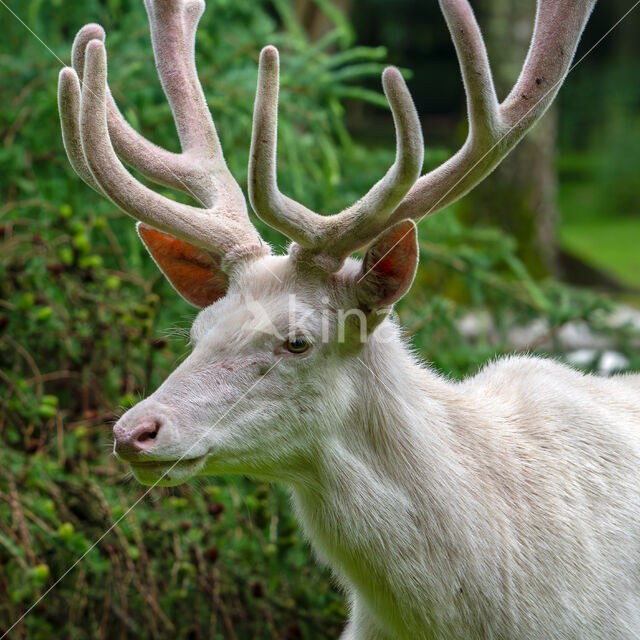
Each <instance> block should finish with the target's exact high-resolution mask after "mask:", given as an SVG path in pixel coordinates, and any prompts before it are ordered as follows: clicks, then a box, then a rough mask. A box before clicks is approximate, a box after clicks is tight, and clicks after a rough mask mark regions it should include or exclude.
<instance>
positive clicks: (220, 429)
mask: <svg viewBox="0 0 640 640" xmlns="http://www.w3.org/2000/svg"><path fill="white" fill-rule="evenodd" d="M360 272H361V269H360V265H359V263H358V262H357V261H355V260H350V261H348V262H347V264H345V266H344V268H343V269H342V270H341V271H340V272H339V273H338V274H331V275H329V276H328V275H327V274H324V273H321V272H319V271H317V270H313V269H305V268H304V267H303V268H300V266H299V265H298V264H296V262H295V261H294V260H293V259H292V258H291V257H288V256H287V257H283V256H279V257H278V256H268V257H264V258H260V259H257V260H253V261H251V262H249V263H247V264H245V265H243V266H242V267H241V268H239V269H237V271H236V274H235V277H234V279H233V284H232V285H230V287H229V290H228V292H227V294H226V296H224V297H223V298H221V299H219V300H218V301H216V302H215V303H214V304H212V305H211V306H209V307H207V308H205V309H204V310H202V311H201V312H200V313H199V315H198V316H197V318H196V319H195V321H194V323H193V326H192V328H191V340H192V345H193V351H192V353H191V354H190V355H189V356H188V357H187V358H186V360H185V361H184V362H183V363H182V364H181V365H180V366H179V367H178V368H177V369H176V370H175V371H174V372H173V373H172V374H171V375H170V376H169V377H168V378H167V379H166V381H165V382H164V383H163V384H162V385H161V386H160V387H159V388H158V390H157V391H155V393H153V394H152V395H151V396H149V397H148V398H147V399H145V400H144V401H142V402H140V403H139V404H138V405H136V406H135V407H133V408H132V409H130V410H129V411H128V412H127V413H125V414H124V415H123V416H122V418H121V419H120V420H119V421H118V423H117V424H116V425H115V427H114V435H115V453H116V455H117V456H118V457H119V458H120V459H121V460H123V461H125V462H128V463H130V465H131V468H132V470H133V472H134V475H135V476H136V478H137V479H138V480H139V481H140V482H142V483H144V484H155V483H157V484H162V485H174V484H178V483H181V482H184V481H185V480H187V479H189V478H190V477H192V476H195V475H202V474H207V475H208V474H217V473H242V474H249V475H254V476H257V477H263V478H268V479H280V480H285V481H292V482H297V481H298V480H300V478H301V477H302V476H303V475H304V473H305V472H306V470H308V469H309V468H310V465H311V463H312V461H313V460H314V459H316V458H317V453H318V450H322V449H323V447H324V446H325V444H324V442H325V441H326V440H328V439H332V438H334V437H335V433H334V431H333V430H334V429H335V428H336V427H337V425H341V424H343V423H344V422H345V419H346V416H348V415H349V413H350V411H351V410H352V407H353V405H354V402H355V400H356V397H355V396H356V389H355V385H354V380H355V377H356V373H355V371H356V370H362V367H361V365H360V364H359V362H358V354H359V353H360V351H361V350H362V348H363V347H364V341H365V340H366V338H367V331H366V330H364V331H362V330H361V326H360V323H361V322H365V323H366V322H367V317H366V316H365V315H364V314H362V313H358V311H359V310H358V309H351V308H349V305H350V304H352V303H353V301H354V299H355V296H354V287H355V286H356V282H357V276H358V274H359V273H360ZM387 312H388V309H387V308H383V309H381V310H380V311H378V312H377V313H376V314H374V317H373V321H374V322H376V323H377V325H378V326H377V327H376V329H375V331H376V336H377V341H378V342H384V341H385V340H394V339H395V337H394V336H395V334H396V331H395V326H394V323H393V322H392V321H391V320H389V319H387V318H386V316H387ZM294 336H304V339H305V340H307V341H308V342H309V343H310V344H311V347H310V348H309V349H308V351H306V352H304V353H300V354H295V353H291V352H290V351H289V350H288V349H287V346H286V345H287V341H288V340H289V339H291V338H292V337H294ZM145 429H146V430H145ZM136 438H137V439H138V441H136Z"/></svg>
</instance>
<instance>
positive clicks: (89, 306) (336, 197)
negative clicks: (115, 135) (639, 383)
mask: <svg viewBox="0 0 640 640" xmlns="http://www.w3.org/2000/svg"><path fill="white" fill-rule="evenodd" d="M141 5H142V3H140V2H138V1H135V2H134V0H104V1H98V0H86V1H85V2H84V3H82V4H80V5H77V6H75V5H74V10H73V15H69V14H70V12H68V11H64V10H63V8H64V7H65V4H64V3H62V2H61V0H57V1H52V2H48V3H43V2H40V1H39V0H31V1H30V2H27V3H22V4H18V3H17V2H13V3H11V6H12V8H13V9H14V10H15V11H16V12H18V13H19V14H20V15H21V17H23V18H24V20H25V21H26V22H27V23H28V24H29V25H30V26H31V27H32V28H33V30H34V31H35V32H36V33H37V34H38V35H39V36H40V37H41V38H42V39H43V40H44V41H45V42H46V43H47V45H48V46H49V47H51V49H52V52H50V51H48V50H47V49H46V48H45V47H44V46H43V45H42V44H41V43H40V42H38V41H37V40H36V39H35V38H33V37H31V36H29V34H28V33H27V32H26V31H25V29H24V27H23V26H22V25H20V24H19V23H18V22H17V21H15V20H13V19H9V18H7V20H6V21H5V22H4V23H3V25H4V27H5V28H4V32H3V40H4V43H3V45H1V49H0V95H2V96H3V102H2V104H0V142H1V144H0V165H1V166H2V175H1V177H0V451H1V453H0V632H1V631H2V629H6V628H8V627H9V626H10V625H11V624H12V623H13V622H14V621H15V620H17V619H18V617H19V616H20V615H21V614H22V613H23V612H26V611H27V610H28V609H29V607H30V606H31V604H32V603H33V602H35V601H36V600H37V599H38V597H40V595H43V594H44V593H45V592H46V591H47V589H49V588H51V587H53V586H54V584H55V585H56V586H55V588H53V589H52V590H51V592H50V593H48V594H47V595H46V597H45V598H44V599H43V600H42V602H40V603H39V604H38V605H37V606H36V607H35V608H34V610H33V611H31V613H30V614H29V615H28V616H27V617H26V618H25V619H24V620H23V621H22V622H21V623H20V624H19V625H18V626H17V627H16V629H15V630H14V634H15V637H17V638H23V637H26V638H29V639H32V638H34V639H38V638H51V637H69V638H113V637H153V638H178V637H179V638H182V637H186V638H201V637H202V638H204V637H211V638H216V639H217V638H234V637H235V638H248V637H251V638H272V637H279V638H314V639H315V638H323V637H336V636H337V635H338V633H339V631H338V630H339V628H340V626H341V624H342V621H343V620H344V617H345V610H344V604H343V601H342V598H341V597H340V596H339V595H338V593H337V592H336V590H335V589H334V588H333V587H332V586H331V583H330V581H329V578H328V575H327V573H326V571H324V570H322V569H320V568H318V567H317V566H316V565H315V564H314V563H313V561H312V559H311V555H310V553H309V549H308V547H307V545H306V544H305V543H304V542H303V540H302V537H301V535H300V533H299V532H298V530H297V528H296V525H295V522H294V520H293V517H292V514H291V511H290V508H289V506H288V500H287V497H286V495H285V493H284V492H283V491H282V490H280V489H278V488H269V489H267V488H266V487H264V486H263V485H256V484H254V483H252V482H250V481H248V480H244V479H231V478H216V479H215V480H212V481H211V484H206V485H203V486H201V485H200V484H199V483H197V482H196V483H194V484H193V485H187V486H182V487H179V488H176V489H172V490H166V489H153V490H152V491H151V492H150V493H149V494H148V495H146V493H145V490H143V489H142V488H140V487H139V486H137V485H136V484H135V483H133V482H127V481H126V479H127V476H126V475H125V473H126V472H125V471H124V469H123V467H122V465H120V464H118V463H117V462H116V461H115V460H114V459H113V457H112V456H111V455H110V444H111V438H110V433H109V431H110V429H109V424H110V423H111V422H112V421H113V420H115V419H116V417H117V415H118V413H119V412H120V411H121V410H122V409H126V408H127V407H129V406H131V405H132V404H134V403H135V402H136V401H137V400H138V399H139V398H140V397H142V396H143V395H144V394H145V393H146V392H148V391H149V390H151V389H153V388H155V387H156V386H157V385H158V384H159V382H160V381H161V380H162V379H163V378H164V377H165V376H166V375H167V373H168V372H169V371H170V370H171V369H172V368H173V367H174V366H175V364H176V363H177V362H178V361H179V359H180V358H181V357H182V356H183V355H184V353H185V350H186V348H187V345H186V340H185V336H184V328H185V327H187V326H188V325H189V323H190V320H191V319H192V318H193V316H194V315H195V313H194V310H193V309H192V308H190V307H189V306H188V305H187V304H186V303H184V302H183V301H181V300H179V298H178V296H177V295H176V294H175V292H174V291H173V290H172V289H171V287H170V286H169V285H168V284H167V283H166V282H165V281H164V280H163V279H162V278H161V277H160V275H159V273H158V271H157V269H156V268H155V266H154V265H153V263H152V261H151V260H150V259H149V258H148V257H147V255H146V253H145V251H144V249H143V248H142V245H141V244H140V242H139V241H138V239H137V237H136V234H135V231H134V225H133V223H132V221H131V220H130V219H129V218H128V217H127V216H125V215H124V214H122V213H120V212H118V211H115V210H114V208H113V206H112V205H110V204H109V203H108V202H105V201H104V200H103V199H102V198H101V197H99V196H98V195H96V194H94V193H93V192H92V191H91V190H90V189H89V188H87V187H86V186H85V185H84V184H83V183H82V182H81V181H80V179H79V178H77V177H76V176H75V175H74V174H73V172H72V170H71V168H70V167H69V165H68V163H67V160H66V158H65V156H64V151H63V149H62V144H61V140H60V133H59V126H58V124H57V110H56V104H55V94H56V76H57V72H58V71H59V67H60V64H59V62H58V61H57V60H56V58H55V57H54V56H59V57H60V58H61V59H62V60H68V56H69V51H70V46H71V41H72V38H73V34H74V33H75V31H76V30H77V29H78V28H79V27H80V26H82V24H84V23H85V22H89V21H99V22H101V23H102V24H103V25H104V26H105V27H106V29H107V33H108V40H107V47H108V51H109V54H110V83H111V87H112V89H113V92H114V95H115V96H116V99H117V100H118V102H119V104H120V105H121V107H122V109H123V112H124V113H125V114H126V117H127V118H128V119H129V120H130V121H131V122H132V124H134V126H136V127H137V128H138V129H139V130H141V131H142V132H143V133H144V134H145V135H147V136H148V137H149V138H151V139H153V140H154V141H156V142H157V143H158V144H162V145H163V146H165V147H167V148H171V149H174V150H177V142H176V140H177V138H176V135H175V131H174V126H173V123H172V120H171V114H170V110H169V108H168V106H167V105H166V102H165V99H164V97H163V95H162V92H161V89H160V87H159V83H158V81H157V77H156V75H155V70H154V68H153V62H152V58H151V53H150V45H149V42H148V28H147V25H146V18H145V15H144V11H143V9H142V6H141ZM318 5H319V6H320V7H321V8H322V9H323V10H325V11H326V12H327V15H328V16H329V18H330V19H331V20H332V21H333V24H334V28H333V29H332V30H331V31H330V32H329V33H328V34H327V35H326V36H324V37H323V38H322V39H321V40H320V41H319V42H317V43H313V44H310V43H309V42H308V41H307V37H306V35H305V32H304V30H303V29H302V28H301V26H300V25H299V24H298V23H297V21H296V18H295V14H294V12H293V11H292V10H291V3H290V2H287V1H286V0H278V1H276V2H273V3H269V2H267V1H266V0H233V1H231V0H215V1H213V0H209V2H208V9H207V12H206V14H205V17H204V18H203V21H202V24H201V28H200V30H199V33H198V45H197V50H198V62H199V68H200V75H201V77H202V80H203V84H204V87H205V91H206V93H207V97H208V100H209V103H210V106H211V108H212V111H213V113H214V117H215V119H216V124H217V127H218V130H219V132H220V136H221V138H222V143H223V146H224V148H225V152H226V157H227V160H228V163H229V166H230V168H231V169H232V171H233V173H234V175H235V176H236V177H237V178H238V179H239V181H240V182H241V184H242V185H243V186H245V185H244V183H245V181H246V167H247V157H248V149H249V138H250V123H251V113H252V104H253V97H254V87H255V81H256V71H257V55H258V52H259V50H260V48H261V47H262V46H263V45H265V44H267V43H269V42H272V43H275V44H277V45H278V46H279V47H280V48H281V52H282V84H283V87H282V93H281V118H280V138H279V147H280V148H279V151H280V154H279V169H280V178H281V183H282V187H283V189H284V190H286V191H287V192H288V193H289V194H291V195H292V196H293V197H295V198H298V199H300V200H302V201H304V202H305V204H307V205H309V206H311V207H314V208H317V209H319V210H321V211H325V212H334V211H336V210H339V209H340V208H342V207H343V206H345V205H346V204H349V203H351V202H353V201H354V200H356V199H357V198H358V197H360V196H361V195H362V193H364V192H365V191H366V190H367V189H368V188H369V187H370V186H371V185H372V184H373V183H374V182H375V181H376V180H377V179H378V178H379V177H380V176H381V175H382V173H383V172H384V171H385V170H386V167H387V166H388V165H389V164H390V162H391V161H392V155H393V152H392V148H391V145H390V146H389V148H388V149H384V150H378V149H376V148H369V147H367V146H365V145H364V144H362V143H359V142H355V141H353V140H352V139H351V137H350V135H349V133H348V131H347V130H346V129H345V126H344V124H343V116H344V111H345V105H346V101H348V100H351V99H357V100H366V101H368V102H369V103H371V104H373V105H380V104H384V100H383V98H382V96H381V95H380V94H379V93H377V92H374V91H372V90H370V89H363V88H362V87H361V86H359V80H360V79H362V78H365V77H370V76H373V75H375V76H377V75H378V74H379V72H380V70H381V63H382V60H383V58H384V57H385V50H384V49H383V48H368V47H355V46H352V45H353V42H352V39H353V33H352V30H351V27H350V25H349V23H348V22H347V21H346V20H345V19H344V18H343V17H342V16H341V15H340V14H338V13H336V12H335V10H333V8H332V6H331V4H330V3H328V2H326V1H325V0H318ZM2 10H3V9H2V7H0V11H2ZM387 118H388V122H389V125H388V126H389V131H391V124H390V123H391V118H390V116H387ZM445 156H446V152H443V151H440V152H438V154H434V153H433V152H431V153H430V154H429V156H428V159H427V162H429V163H430V164H431V163H433V162H434V158H436V157H437V158H438V160H441V159H443V157H445ZM163 192H165V191H163ZM171 196H172V197H174V196H175V197H183V196H181V195H179V194H171ZM453 213H454V212H451V211H450V212H447V213H443V214H440V215H439V216H437V217H436V218H434V219H432V220H427V221H424V222H423V223H422V225H421V257H422V264H423V266H422V269H421V271H420V274H419V277H418V280H417V282H416V285H415V286H414V289H413V292H412V295H411V296H410V297H408V298H407V299H406V300H404V301H403V302H402V304H401V305H400V308H399V313H400V316H401V319H402V321H403V324H404V326H406V327H408V333H409V334H410V335H411V336H412V340H413V342H414V344H415V346H416V348H417V349H419V350H420V352H421V353H422V354H423V355H424V356H425V357H427V358H429V359H430V360H431V361H433V362H434V364H435V365H436V366H437V367H438V368H439V369H441V370H442V371H443V372H446V373H447V374H450V375H453V376H456V377H459V376H462V375H464V374H466V373H469V372H472V371H474V370H475V369H477V367H478V366H479V365H480V363H482V362H483V361H485V360H486V359H487V358H490V357H492V356H493V355H494V354H495V353H496V352H498V353H500V352H507V351H509V349H510V346H509V344H508V340H507V329H508V328H509V327H510V326H512V325H513V324H517V323H525V322H528V321H531V320H534V319H540V318H542V319H544V320H546V321H547V322H548V324H549V326H550V331H551V334H552V333H553V331H554V330H556V329H557V328H559V327H561V326H563V324H564V323H566V322H567V321H568V320H571V319H574V318H584V319H586V320H587V321H588V322H589V323H590V324H591V325H593V326H596V327H597V326H601V325H603V317H605V316H606V312H607V309H608V304H607V303H606V302H603V301H602V300H601V299H599V298H597V297H596V296H594V295H592V294H590V293H588V292H578V291H570V290H568V289H567V288H565V287H562V286H560V285H558V284H556V283H538V282H535V281H534V280H533V279H532V278H530V277H529V275H528V274H527V271H526V269H525V268H524V267H523V265H522V264H521V263H519V262H518V260H517V259H516V258H515V247H514V245H513V241H512V240H511V239H510V238H509V237H507V236H505V235H504V234H503V233H500V232H498V231H495V230H490V229H468V228H465V227H463V226H461V225H460V224H458V222H457V221H456V219H455V216H454V215H453ZM260 228H261V232H263V233H264V235H265V237H267V239H269V240H270V241H272V242H273V243H274V244H276V245H279V246H282V244H283V243H284V239H283V238H281V237H280V236H278V235H277V234H276V233H275V232H273V231H271V230H267V229H265V228H264V227H263V226H261V227H260ZM479 311H480V312H482V311H486V312H489V313H491V315H492V316H493V317H494V318H496V321H497V323H498V324H497V337H493V338H490V336H482V337H481V338H480V339H479V340H477V341H476V342H469V341H467V340H465V339H464V338H463V337H462V335H461V333H460V329H459V324H458V322H457V321H458V320H459V319H461V318H462V317H464V316H465V315H466V314H468V313H469V312H479ZM176 327H177V328H176ZM614 337H615V339H616V340H617V341H618V342H619V343H620V344H621V349H623V351H624V352H625V354H626V355H627V356H628V357H629V358H630V359H632V362H633V365H634V366H635V367H637V368H640V362H639V361H638V355H637V354H636V353H635V351H637V350H634V349H632V348H631V347H629V346H628V345H630V344H631V338H632V336H630V335H624V332H621V334H620V335H617V336H614ZM535 346H536V345H532V348H535ZM143 496H144V497H143ZM130 509H131V510H130ZM109 527H112V529H111V530H109ZM105 531H108V533H107V534H106V535H105V536H104V537H101V536H102V534H103V532H105ZM96 541H97V544H95V546H93V545H94V543H96ZM85 553H86V557H84V558H83V559H82V561H81V562H79V563H78V565H77V566H75V567H73V565H74V563H75V561H76V560H77V559H78V558H79V557H80V556H82V555H83V554H85ZM71 567H73V569H71V570H70V571H69V573H68V574H66V573H65V572H67V570H68V569H70V568H71ZM63 576H64V578H63V579H62V580H61V582H60V583H59V584H56V581H57V580H58V579H59V578H61V577H63Z"/></svg>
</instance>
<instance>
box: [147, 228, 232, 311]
mask: <svg viewBox="0 0 640 640" xmlns="http://www.w3.org/2000/svg"><path fill="white" fill-rule="evenodd" d="M136 227H137V229H138V235H139V236H140V239H141V240H142V242H143V243H144V245H145V247H147V250H148V251H149V253H150V254H151V257H152V258H153V259H154V261H155V263H156V264H157V265H158V267H159V268H160V271H162V273H164V275H165V276H166V277H167V280H169V282H170V283H171V284H172V285H173V287H174V288H175V290H176V291H177V292H178V293H179V294H180V295H181V296H182V297H183V298H184V299H185V300H186V301H187V302H190V303H191V304H192V305H195V306H196V307H200V308H203V307H208V306H209V305H210V304H213V303H214V302H215V301H216V300H218V298H222V297H223V296H224V295H225V294H226V292H227V287H228V285H229V280H228V279H227V276H226V275H225V273H224V272H223V271H222V269H221V268H220V259H219V258H218V257H217V256H215V255H214V254H211V253H209V252H207V251H205V250H204V249H199V248H198V247H195V246H194V245H192V244H189V243H188V242H185V241H184V240H180V239H178V238H175V237H174V236H171V235H169V234H168V233H163V232H162V231H158V230H157V229H154V228H153V227H150V226H148V225H146V224H143V223H142V222H138V224H137V225H136Z"/></svg>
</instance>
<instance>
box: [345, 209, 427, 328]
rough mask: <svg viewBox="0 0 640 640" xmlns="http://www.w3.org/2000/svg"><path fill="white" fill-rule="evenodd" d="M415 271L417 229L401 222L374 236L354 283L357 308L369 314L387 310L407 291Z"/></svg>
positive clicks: (407, 221) (416, 262) (410, 224)
mask: <svg viewBox="0 0 640 640" xmlns="http://www.w3.org/2000/svg"><path fill="white" fill-rule="evenodd" d="M417 267H418V229H417V227H416V225H415V223H414V222H413V221H412V220H403V221H402V222H398V223H397V224H395V225H393V226H392V227H391V228H390V229H388V230H387V231H385V232H384V233H383V234H382V235H380V236H378V238H377V239H376V240H375V241H374V243H373V244H372V245H371V246H370V247H369V250H368V251H367V253H366V255H365V257H364V261H363V262H362V269H361V271H360V274H359V275H358V278H357V281H356V296H357V299H358V304H359V305H360V308H361V309H362V310H363V311H364V312H365V313H366V314H369V313H371V312H372V311H376V310H378V309H384V308H387V307H391V305H392V304H393V303H394V302H397V301H398V300H400V298H402V296H403V295H404V294H405V293H406V292H407V291H408V290H409V287H411V283H412V282H413V278H414V277H415V275H416V269H417ZM385 315H386V314H385ZM381 319H382V318H381Z"/></svg>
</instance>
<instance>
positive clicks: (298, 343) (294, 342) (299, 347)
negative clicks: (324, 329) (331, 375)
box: [284, 336, 311, 353]
mask: <svg viewBox="0 0 640 640" xmlns="http://www.w3.org/2000/svg"><path fill="white" fill-rule="evenodd" d="M284 346H285V347H286V349H287V351H290V352H291V353H304V352H305V351H309V349H310V348H311V342H310V341H309V340H307V339H306V338H305V337H304V336H293V337H291V338H289V339H288V340H287V341H286V342H285V345H284Z"/></svg>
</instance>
